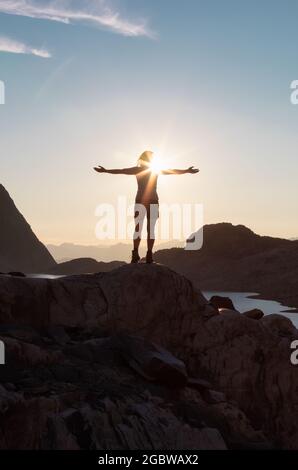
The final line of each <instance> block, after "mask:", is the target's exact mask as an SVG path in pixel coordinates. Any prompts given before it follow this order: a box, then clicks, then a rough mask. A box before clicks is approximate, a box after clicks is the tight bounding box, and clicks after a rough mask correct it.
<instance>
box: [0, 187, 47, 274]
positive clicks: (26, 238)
mask: <svg viewBox="0 0 298 470" xmlns="http://www.w3.org/2000/svg"><path fill="white" fill-rule="evenodd" d="M0 220H1V231H0V270H1V271H4V272H6V271H24V272H41V271H42V270H44V269H46V268H47V267H49V266H52V265H54V264H55V261H54V259H53V258H52V256H51V255H50V253H49V252H48V250H47V249H46V247H45V246H44V245H43V244H42V243H41V242H40V241H39V240H38V238H37V237H36V235H35V234H34V233H33V231H32V229H31V227H30V225H29V224H28V223H27V221H26V220H25V218H24V217H23V215H22V214H21V213H20V212H19V210H18V209H17V207H16V206H15V203H14V201H13V200H12V199H11V197H10V195H9V193H8V192H7V190H6V189H5V187H4V186H3V185H2V184H0Z"/></svg>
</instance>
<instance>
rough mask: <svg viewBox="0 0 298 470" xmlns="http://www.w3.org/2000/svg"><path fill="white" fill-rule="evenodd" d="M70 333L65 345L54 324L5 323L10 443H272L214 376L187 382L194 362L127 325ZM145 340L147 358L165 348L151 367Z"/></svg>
mask: <svg viewBox="0 0 298 470" xmlns="http://www.w3.org/2000/svg"><path fill="white" fill-rule="evenodd" d="M66 336H67V337H68V339H67V340H66V341H65V343H64V345H63V346H62V345H61V343H60V342H58V341H57V340H55V339H53V336H52V332H49V331H48V330H47V329H45V330H43V331H42V332H40V333H38V332H37V331H36V330H32V329H29V330H28V329H27V328H23V329H22V328H18V329H16V328H15V329H13V328H6V329H5V328H4V329H3V327H2V328H1V329H0V337H1V338H2V339H3V340H4V341H5V343H6V348H7V362H8V364H7V365H6V366H4V368H3V369H1V384H0V416H1V421H0V448H1V449H36V450H37V449H63V450H72V449H73V450H75V449H97V450H100V449H102V450H103V449H117V450H121V449H122V450H125V449H130V450H134V449H148V450H150V449H165V450H166V449H169V450H172V449H197V450H199V449H226V448H227V447H229V448H252V449H255V448H268V447H270V443H269V442H268V441H267V440H266V439H265V437H264V435H263V434H262V432H260V431H257V430H255V429H254V428H253V427H252V425H251V423H250V422H249V420H248V419H247V417H246V416H245V415H244V413H243V412H242V411H241V410H240V409H239V408H238V407H237V405H235V404H233V403H231V402H229V401H228V400H227V398H226V397H225V396H224V395H223V394H222V393H220V392H219V391H216V390H213V389H212V385H211V384H210V383H208V382H206V381H193V380H189V384H187V383H186V381H185V380H183V383H182V382H181V380H179V381H178V382H177V380H176V379H177V376H180V377H181V376H183V379H185V378H186V375H187V374H186V368H185V365H184V364H183V363H182V362H181V361H178V360H177V359H175V358H174V357H173V356H172V355H171V354H170V353H168V352H166V351H164V350H161V349H160V348H159V347H158V346H156V345H154V344H152V343H150V342H148V341H145V342H143V340H142V339H140V338H136V337H132V336H128V335H123V334H121V335H116V336H112V337H103V338H98V337H97V336H96V337H93V336H92V334H91V333H90V332H89V333H87V332H84V333H83V332H81V331H80V332H78V330H76V331H75V330H71V329H69V330H68V331H65V337H66ZM140 343H141V344H140ZM124 345H125V347H124ZM140 349H141V351H142V352H141V356H142V357H144V355H147V357H150V356H152V351H153V352H154V355H155V353H156V351H157V350H158V357H159V360H158V362H157V363H154V362H152V361H149V362H150V367H149V369H148V368H146V375H145V374H144V370H143V368H142V367H140V368H139V369H138V368H136V367H135V363H139V361H140ZM169 358H170V360H169ZM145 362H147V363H148V361H145ZM161 363H163V364H164V365H166V367H163V368H162V369H163V372H164V373H165V372H166V377H165V376H162V375H161V374H160V371H161V368H160V364H161ZM171 369H172V372H171ZM177 371H178V375H177ZM148 372H149V373H150V377H148V376H147V373H148ZM173 378H175V380H174V382H173V380H172V379H173Z"/></svg>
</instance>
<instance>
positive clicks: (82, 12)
mask: <svg viewBox="0 0 298 470" xmlns="http://www.w3.org/2000/svg"><path fill="white" fill-rule="evenodd" d="M297 15H298V3H297V2H296V1H295V0H292V1H285V0H283V1H281V0H279V1H274V0H262V1H260V0H250V1H249V2H248V1H244V0H243V1H239V0H208V2H207V1H203V0H186V1H181V0H160V1H157V0H118V1H116V0H115V1H114V0H112V1H108V0H105V1H100V0H98V1H97V0H93V1H91V0H89V1H88V0H85V1H84V0H82V1H79V0H78V1H56V2H46V1H35V2H34V1H31V0H19V1H17V0H14V1H10V0H5V1H1V0H0V51H1V52H0V80H2V81H4V82H5V85H6V104H5V105H1V106H0V125H1V131H0V132H1V141H0V142H1V163H0V165H1V166H0V170H1V179H0V182H1V183H2V184H4V185H5V187H6V188H7V189H8V190H9V192H10V193H11V195H12V197H13V198H14V200H15V202H16V204H17V206H18V207H19V208H20V210H21V211H22V212H23V214H24V215H25V216H26V218H27V220H28V221H29V222H30V223H31V225H32V227H33V229H34V230H35V231H36V233H37V235H38V236H39V237H40V238H41V239H42V241H44V242H54V243H60V242H64V241H68V242H79V243H83V244H87V243H90V244H95V243H99V241H98V240H97V239H96V238H95V233H94V229H95V224H96V218H95V216H94V213H95V208H96V206H97V204H99V203H101V202H111V203H115V202H116V200H117V196H118V195H126V196H128V197H129V200H130V201H131V202H132V201H133V199H134V195H135V189H136V183H135V181H134V178H133V177H128V176H111V175H98V174H96V173H95V172H93V171H92V167H93V166H94V165H95V164H99V163H100V164H102V165H104V166H107V167H119V166H120V167H123V166H132V165H134V164H135V161H136V158H137V156H138V155H139V154H140V153H141V152H142V151H143V150H145V149H152V150H156V151H159V152H160V154H161V156H162V157H163V158H164V160H165V161H166V162H167V163H169V165H170V166H172V167H185V166H190V165H196V166H198V167H199V168H200V170H201V172H200V173H199V175H194V176H191V175H185V176H176V177H175V176H173V177H167V176H164V177H161V178H160V182H159V192H160V199H161V200H162V201H163V202H183V203H188V202H191V203H202V204H203V205H204V213H205V222H206V223H214V222H220V221H228V222H232V223H235V224H238V223H241V224H245V225H247V226H249V227H250V228H252V229H253V230H254V231H256V232H257V233H260V234H268V235H274V236H283V237H294V236H298V217H297V215H298V210H297V209H298V202H297V201H298V185H297V171H298V158H297V148H298V132H297V130H298V106H294V105H292V104H291V102H290V92H291V91H290V83H291V82H292V80H295V79H298V61H297V59H298V46H297V44H298V28H297V18H298V16H297Z"/></svg>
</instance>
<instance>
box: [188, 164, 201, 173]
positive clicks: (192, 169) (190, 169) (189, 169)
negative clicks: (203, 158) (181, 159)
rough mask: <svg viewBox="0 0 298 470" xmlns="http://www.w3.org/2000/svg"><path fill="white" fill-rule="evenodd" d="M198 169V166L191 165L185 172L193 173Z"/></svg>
mask: <svg viewBox="0 0 298 470" xmlns="http://www.w3.org/2000/svg"><path fill="white" fill-rule="evenodd" d="M199 171H200V170H198V168H194V167H193V166H190V167H189V168H188V169H187V173H190V174H192V175H194V174H195V173H199Z"/></svg>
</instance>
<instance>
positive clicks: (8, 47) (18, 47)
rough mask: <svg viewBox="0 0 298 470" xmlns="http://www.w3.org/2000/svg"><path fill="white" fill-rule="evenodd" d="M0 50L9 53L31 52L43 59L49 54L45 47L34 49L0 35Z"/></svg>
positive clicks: (48, 56)
mask: <svg viewBox="0 0 298 470" xmlns="http://www.w3.org/2000/svg"><path fill="white" fill-rule="evenodd" d="M0 52H9V53H11V54H31V55H36V56H38V57H42V58H43V59H48V58H50V57H51V54H50V53H49V52H48V51H46V50H45V49H36V48H34V47H31V46H28V45H27V44H24V43H23V42H19V41H15V40H14V39H11V38H7V37H0Z"/></svg>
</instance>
